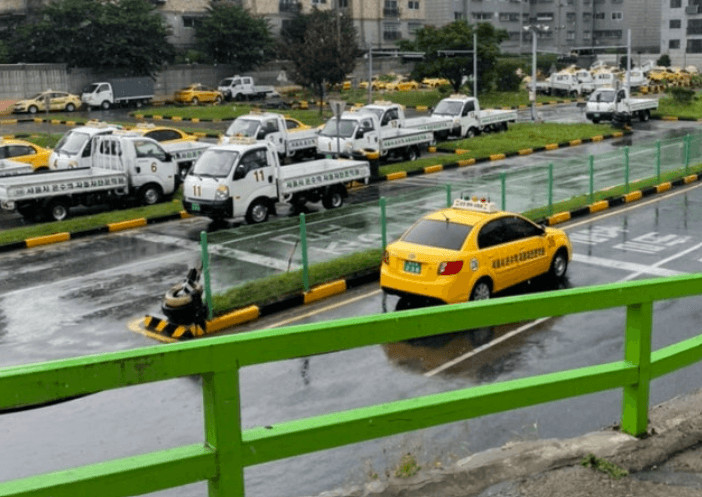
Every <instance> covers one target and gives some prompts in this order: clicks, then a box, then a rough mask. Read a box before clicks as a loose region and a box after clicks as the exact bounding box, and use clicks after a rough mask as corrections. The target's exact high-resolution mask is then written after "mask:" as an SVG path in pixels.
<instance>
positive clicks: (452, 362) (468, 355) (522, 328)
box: [424, 317, 551, 378]
mask: <svg viewBox="0 0 702 497" xmlns="http://www.w3.org/2000/svg"><path fill="white" fill-rule="evenodd" d="M549 319H551V318H550V317H547V318H539V319H537V320H536V321H532V322H531V323H527V324H525V325H523V326H520V327H519V328H517V329H516V330H512V331H510V332H509V333H506V334H504V335H502V336H501V337H500V338H497V339H496V340H491V341H489V342H488V343H486V344H485V345H481V346H480V347H478V348H477V349H473V350H471V351H470V352H466V353H465V354H463V355H461V356H458V357H456V358H455V359H451V360H450V361H448V362H445V363H443V364H442V365H441V366H439V367H438V368H434V369H432V370H431V371H427V372H426V373H424V376H426V377H427V378H429V377H431V376H434V375H436V374H439V373H441V372H442V371H444V370H446V369H448V368H450V367H452V366H455V365H456V364H458V363H459V362H463V361H465V360H466V359H470V358H471V357H473V356H474V355H476V354H479V353H480V352H482V351H483V350H487V349H489V348H490V347H493V346H495V345H497V344H498V343H502V342H504V341H505V340H508V339H510V338H512V337H513V336H515V335H518V334H520V333H521V332H523V331H527V330H529V329H531V328H533V327H534V326H538V325H540V324H541V323H543V322H545V321H548V320H549Z"/></svg>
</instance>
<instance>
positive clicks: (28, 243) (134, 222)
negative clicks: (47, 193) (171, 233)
mask: <svg viewBox="0 0 702 497" xmlns="http://www.w3.org/2000/svg"><path fill="white" fill-rule="evenodd" d="M188 217H190V214H188V213H187V212H185V211H180V212H176V213H174V214H167V215H165V216H156V217H152V218H148V219H147V218H137V219H130V220H128V221H120V222H116V223H108V224H105V225H103V226H99V227H97V228H90V229H87V230H82V231H75V232H70V233H69V232H67V231H66V232H63V233H54V234H53V235H46V236H38V237H34V238H26V239H24V240H22V241H19V242H13V243H6V244H4V245H0V253H5V252H11V251H13V250H19V249H24V248H31V247H39V246H41V245H52V244H54V243H59V242H67V241H69V240H76V239H79V238H85V237H87V236H92V235H100V234H103V233H114V232H117V231H124V230H128V229H134V228H141V227H143V226H146V225H149V224H156V223H164V222H167V221H174V220H176V219H185V218H188Z"/></svg>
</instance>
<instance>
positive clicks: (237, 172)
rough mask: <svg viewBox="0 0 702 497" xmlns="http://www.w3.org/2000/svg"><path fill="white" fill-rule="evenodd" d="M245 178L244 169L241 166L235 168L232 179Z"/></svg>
mask: <svg viewBox="0 0 702 497" xmlns="http://www.w3.org/2000/svg"><path fill="white" fill-rule="evenodd" d="M245 176H246V168H245V167H244V165H243V164H239V165H238V166H236V169H235V170H234V179H235V180H236V179H241V178H243V177H245Z"/></svg>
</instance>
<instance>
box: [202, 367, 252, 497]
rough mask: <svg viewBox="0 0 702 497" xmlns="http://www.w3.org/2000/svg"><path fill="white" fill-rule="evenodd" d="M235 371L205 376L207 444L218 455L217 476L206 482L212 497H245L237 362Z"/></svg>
mask: <svg viewBox="0 0 702 497" xmlns="http://www.w3.org/2000/svg"><path fill="white" fill-rule="evenodd" d="M232 367H234V368H236V369H234V370H232V371H218V372H215V373H206V374H203V375H202V397H203V399H202V400H203V402H202V408H203V414H204V418H205V442H206V444H207V445H209V446H210V447H211V448H213V449H214V450H215V451H216V452H217V457H216V458H215V461H216V463H215V464H216V465H217V476H215V477H214V478H212V479H210V480H208V482H207V486H208V490H209V493H208V495H209V497H241V496H243V495H244V465H243V461H242V456H241V453H242V448H241V439H242V436H241V414H240V412H241V406H240V398H239V370H238V364H237V361H232Z"/></svg>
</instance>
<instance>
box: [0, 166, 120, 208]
mask: <svg viewBox="0 0 702 497" xmlns="http://www.w3.org/2000/svg"><path fill="white" fill-rule="evenodd" d="M127 185H128V182H127V175H126V173H124V172H122V171H114V170H108V169H97V168H92V169H74V170H59V171H49V172H46V173H39V174H27V175H21V176H9V177H5V178H2V179H0V200H2V201H11V202H14V201H17V200H30V199H35V198H44V197H55V196H59V195H61V194H62V193H65V194H76V193H87V192H95V191H102V190H113V189H121V188H127Z"/></svg>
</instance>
